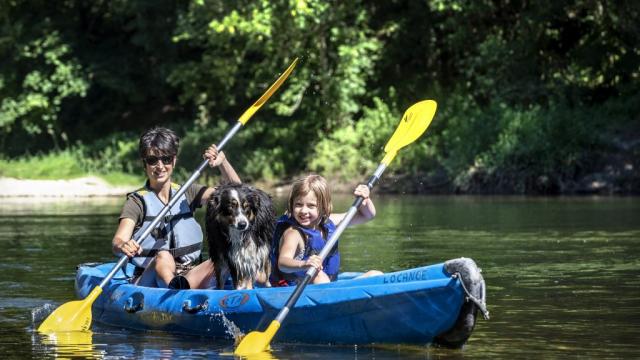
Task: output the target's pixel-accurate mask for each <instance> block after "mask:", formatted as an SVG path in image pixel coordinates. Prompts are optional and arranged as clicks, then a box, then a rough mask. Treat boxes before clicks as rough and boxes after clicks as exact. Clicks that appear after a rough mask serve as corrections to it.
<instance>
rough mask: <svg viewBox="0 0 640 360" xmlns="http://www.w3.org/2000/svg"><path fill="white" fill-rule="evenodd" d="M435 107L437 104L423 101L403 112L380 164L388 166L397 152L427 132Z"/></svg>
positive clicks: (431, 101)
mask: <svg viewBox="0 0 640 360" xmlns="http://www.w3.org/2000/svg"><path fill="white" fill-rule="evenodd" d="M437 107H438V104H436V102H435V101H433V100H423V101H420V102H418V103H415V104H413V105H411V107H410V108H408V109H407V111H405V112H404V115H403V116H402V120H401V121H400V124H399V125H398V127H397V128H396V131H395V132H394V133H393V135H392V136H391V139H389V142H387V145H386V146H385V147H384V152H385V153H386V155H385V157H384V159H382V163H384V164H385V165H389V163H391V160H393V158H394V157H395V156H396V154H397V153H398V150H400V149H401V148H403V147H405V146H407V145H409V144H411V143H412V142H414V141H416V140H417V139H418V138H419V137H420V135H422V133H424V132H425V130H427V127H429V124H431V120H433V116H434V115H435V114H436V108H437Z"/></svg>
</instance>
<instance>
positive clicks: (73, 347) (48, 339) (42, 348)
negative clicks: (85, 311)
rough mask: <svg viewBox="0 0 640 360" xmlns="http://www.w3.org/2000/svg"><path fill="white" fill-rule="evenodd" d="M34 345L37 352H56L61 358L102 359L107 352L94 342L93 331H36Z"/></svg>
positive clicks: (33, 337) (33, 336)
mask: <svg viewBox="0 0 640 360" xmlns="http://www.w3.org/2000/svg"><path fill="white" fill-rule="evenodd" d="M32 346H33V350H34V352H35V353H36V354H38V353H39V354H54V355H55V357H56V358H61V359H70V358H76V359H77V358H82V359H102V358H104V355H105V353H106V351H105V350H104V349H99V348H98V347H97V346H95V345H94V344H93V333H92V332H91V331H62V332H57V333H55V334H46V335H42V334H39V333H38V332H35V331H34V332H33V335H32Z"/></svg>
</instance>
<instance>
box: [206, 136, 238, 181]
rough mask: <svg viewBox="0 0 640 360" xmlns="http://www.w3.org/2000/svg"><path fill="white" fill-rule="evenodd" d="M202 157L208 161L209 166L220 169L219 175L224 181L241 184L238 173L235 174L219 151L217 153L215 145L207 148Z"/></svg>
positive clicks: (222, 153)
mask: <svg viewBox="0 0 640 360" xmlns="http://www.w3.org/2000/svg"><path fill="white" fill-rule="evenodd" d="M204 157H205V158H207V159H209V166H211V167H219V168H220V173H221V174H222V177H223V178H224V179H225V180H228V181H230V182H232V183H236V184H240V183H242V180H240V177H239V176H238V173H236V171H235V170H234V168H233V166H231V163H230V162H229V161H228V160H227V157H226V156H225V154H224V152H222V151H220V152H219V153H218V148H217V147H216V145H214V144H212V145H211V146H209V148H207V150H205V152H204Z"/></svg>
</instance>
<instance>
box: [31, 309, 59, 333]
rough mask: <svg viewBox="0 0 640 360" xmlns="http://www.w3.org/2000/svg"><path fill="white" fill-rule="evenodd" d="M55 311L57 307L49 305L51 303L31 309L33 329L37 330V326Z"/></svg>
mask: <svg viewBox="0 0 640 360" xmlns="http://www.w3.org/2000/svg"><path fill="white" fill-rule="evenodd" d="M55 309H56V307H55V305H53V304H49V303H46V304H44V305H42V306H38V307H36V308H34V309H31V325H33V328H34V329H35V328H36V324H40V323H41V322H42V321H43V320H44V319H46V318H47V317H48V316H49V315H50V314H51V313H52V312H53V311H54V310H55Z"/></svg>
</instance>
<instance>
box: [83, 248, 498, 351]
mask: <svg viewBox="0 0 640 360" xmlns="http://www.w3.org/2000/svg"><path fill="white" fill-rule="evenodd" d="M114 265H115V263H106V264H83V265H80V266H79V267H78V272H77V276H76V293H77V295H78V297H79V298H85V297H86V296H87V295H88V294H89V292H90V291H91V289H93V288H94V287H95V286H96V285H97V284H99V283H100V281H101V280H102V279H103V278H104V277H105V276H106V275H107V274H108V273H109V271H110V270H111V269H112V268H113V266H114ZM132 272H133V266H132V265H131V264H129V265H127V267H126V269H124V271H122V270H120V271H119V272H118V273H117V274H116V275H115V276H114V278H113V279H112V280H111V282H110V283H109V285H108V286H106V287H105V289H103V293H102V295H100V296H99V297H98V298H97V300H96V301H95V302H94V304H93V319H94V320H95V321H98V322H100V323H103V324H107V325H112V326H118V327H123V328H130V329H137V330H159V331H166V332H174V333H183V334H196V335H202V336H208V337H214V338H220V339H232V338H234V337H236V336H237V335H238V334H240V333H241V332H243V333H248V332H250V331H253V330H259V331H262V330H264V329H265V328H266V327H267V325H268V324H269V322H270V321H271V320H273V318H274V317H275V316H276V315H277V313H278V311H279V310H280V309H281V308H282V307H283V306H284V304H285V303H286V301H287V299H288V298H289V296H290V295H291V293H292V292H293V290H294V287H272V288H257V289H253V290H231V289H230V290H209V289H207V290H169V289H162V288H150V287H142V286H136V285H133V284H131V283H130V282H129V280H130V278H131V274H132ZM358 275H359V273H343V274H341V275H340V276H339V277H338V280H337V281H335V282H332V283H328V284H318V285H309V286H307V287H306V289H305V290H304V292H303V294H302V296H301V297H300V299H299V300H298V302H297V304H296V306H295V307H294V308H293V309H292V310H291V312H290V313H289V316H288V317H287V319H286V321H284V323H283V324H282V327H281V328H280V330H279V331H278V333H277V334H276V337H275V339H274V341H279V342H302V343H323V344H326V343H334V344H372V343H402V344H427V343H436V344H439V345H444V346H447V347H460V346H462V345H463V344H464V343H465V342H466V341H467V339H468V338H469V336H470V335H471V332H472V331H473V328H474V326H475V323H476V317H477V313H478V310H480V311H481V312H482V313H483V314H484V315H485V317H486V318H488V312H487V311H486V306H485V284H484V279H483V278H482V275H481V274H480V270H479V269H478V268H477V266H476V264H475V262H473V260H471V259H466V258H460V259H454V260H449V261H447V262H445V263H441V264H435V265H430V266H424V267H418V268H414V269H409V270H404V271H398V272H392V273H387V274H384V275H380V276H374V277H369V278H357V276H358Z"/></svg>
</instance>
